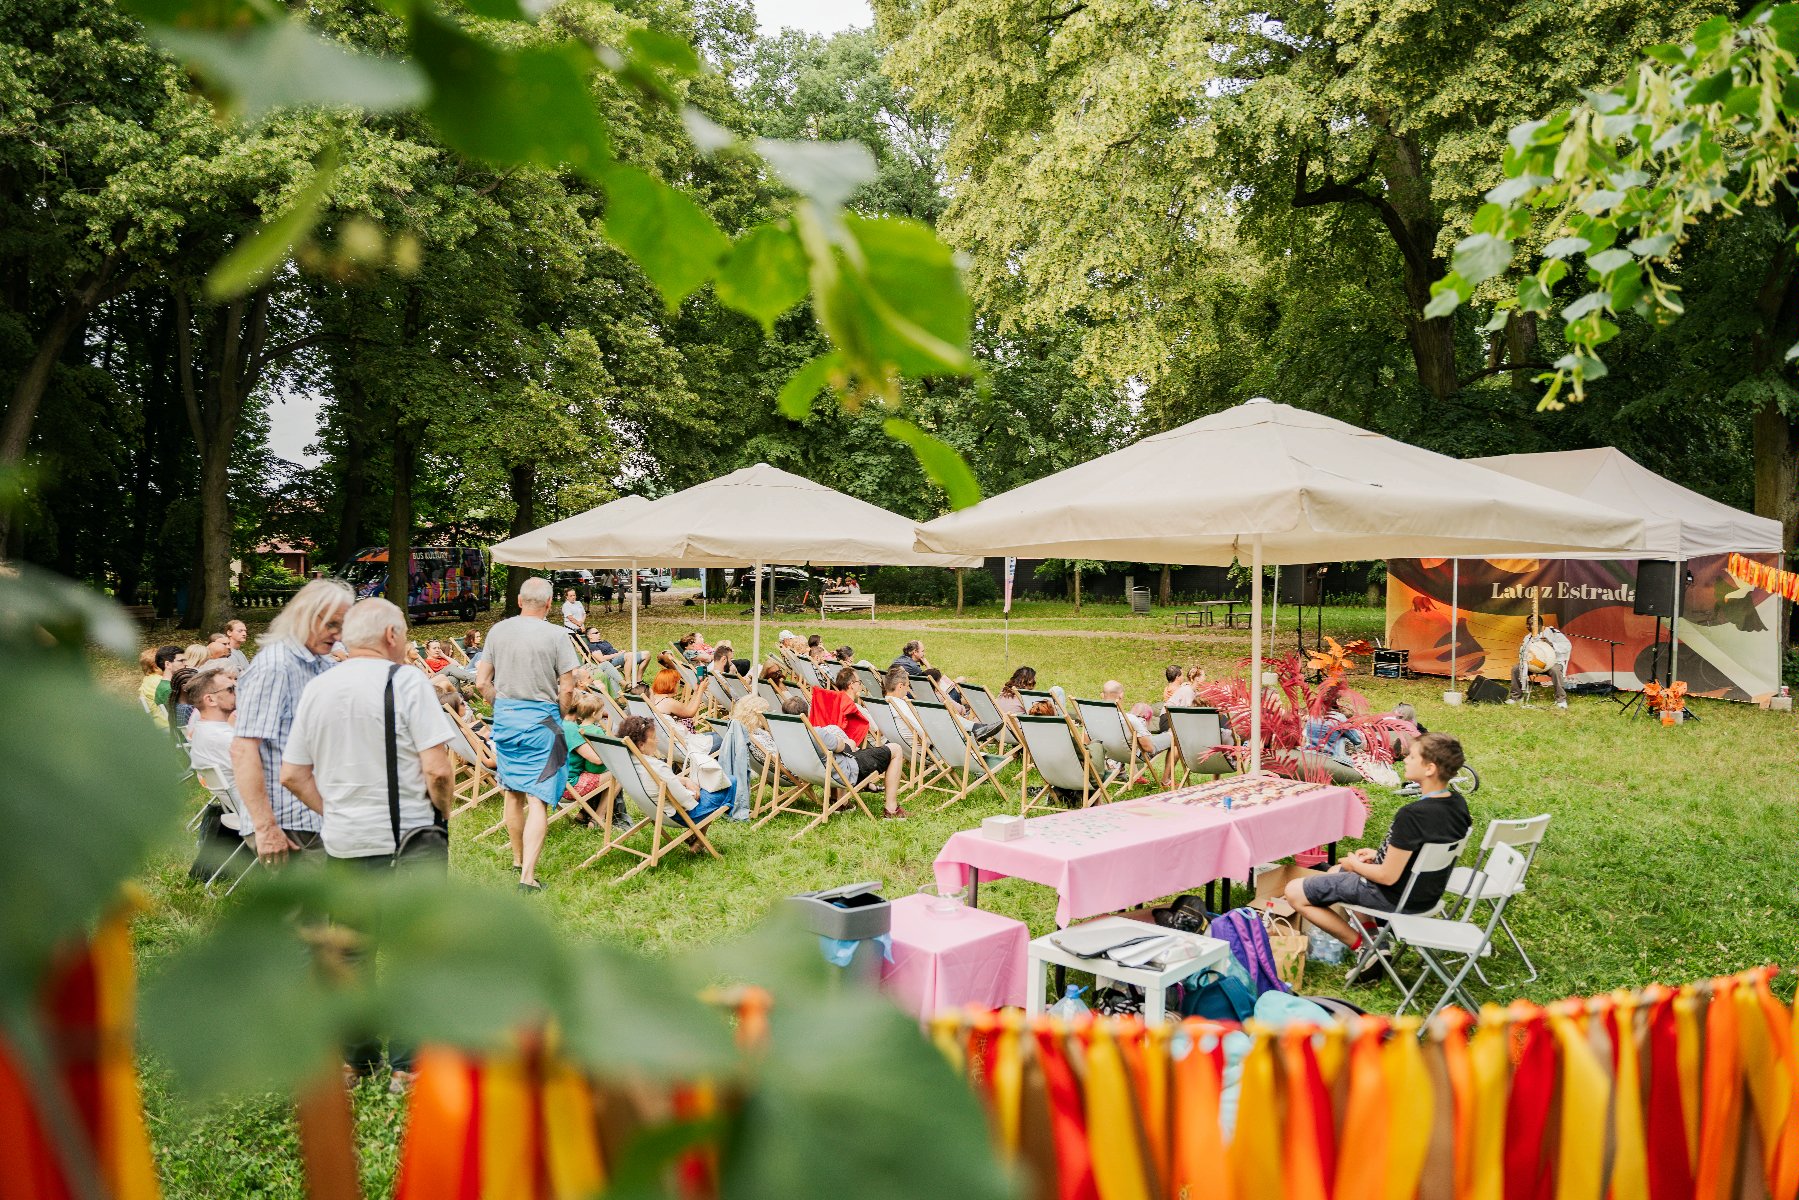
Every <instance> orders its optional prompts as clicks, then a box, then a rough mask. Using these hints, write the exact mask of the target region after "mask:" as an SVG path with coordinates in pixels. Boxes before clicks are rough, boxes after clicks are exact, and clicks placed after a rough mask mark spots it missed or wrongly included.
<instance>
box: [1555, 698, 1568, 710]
mask: <svg viewBox="0 0 1799 1200" xmlns="http://www.w3.org/2000/svg"><path fill="white" fill-rule="evenodd" d="M1555 706H1556V707H1557V708H1560V709H1566V708H1567V707H1568V702H1567V701H1566V700H1557V701H1556V702H1555Z"/></svg>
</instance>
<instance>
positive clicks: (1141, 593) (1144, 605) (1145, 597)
mask: <svg viewBox="0 0 1799 1200" xmlns="http://www.w3.org/2000/svg"><path fill="white" fill-rule="evenodd" d="M1148 612H1149V589H1148V588H1146V587H1134V588H1132V589H1131V615H1133V616H1135V615H1137V614H1138V613H1143V614H1148Z"/></svg>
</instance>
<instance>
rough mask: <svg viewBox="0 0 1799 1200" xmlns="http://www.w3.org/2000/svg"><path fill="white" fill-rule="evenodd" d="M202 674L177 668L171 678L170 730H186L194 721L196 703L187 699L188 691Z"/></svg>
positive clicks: (185, 668) (188, 669)
mask: <svg viewBox="0 0 1799 1200" xmlns="http://www.w3.org/2000/svg"><path fill="white" fill-rule="evenodd" d="M200 674H201V672H199V671H195V670H192V669H190V668H188V667H176V668H175V672H174V674H172V675H170V676H169V728H170V729H171V730H185V729H186V728H187V724H188V722H189V721H191V720H193V719H194V702H193V701H192V700H189V699H188V698H187V690H188V688H189V687H191V686H192V685H193V682H194V680H195V679H197V678H199V676H200Z"/></svg>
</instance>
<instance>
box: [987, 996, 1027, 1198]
mask: <svg viewBox="0 0 1799 1200" xmlns="http://www.w3.org/2000/svg"><path fill="white" fill-rule="evenodd" d="M1023 1023H1024V1018H1023V1016H1022V1015H1021V1014H1019V1013H1018V1012H1017V1011H1016V1010H1009V1011H1007V1012H1006V1013H1005V1014H1004V1015H1002V1016H1001V1017H1000V1027H999V1029H998V1030H997V1031H995V1033H994V1035H993V1036H994V1039H995V1040H994V1043H993V1079H992V1081H991V1090H992V1094H993V1120H994V1125H995V1127H996V1129H997V1131H998V1133H999V1148H1000V1154H1001V1156H1002V1157H1003V1158H1004V1159H1005V1160H1006V1161H1007V1162H1011V1161H1012V1160H1013V1159H1015V1158H1017V1157H1018V1123H1019V1110H1020V1107H1021V1105H1022V1104H1023V1097H1024V1054H1023V1051H1022V1048H1021V1046H1020V1045H1019V1041H1020V1034H1019V1030H1020V1029H1021V1028H1022V1026H1023Z"/></svg>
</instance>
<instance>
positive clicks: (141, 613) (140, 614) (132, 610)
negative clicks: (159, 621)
mask: <svg viewBox="0 0 1799 1200" xmlns="http://www.w3.org/2000/svg"><path fill="white" fill-rule="evenodd" d="M125 615H126V616H128V617H130V618H131V619H132V620H133V621H136V622H137V623H138V625H139V626H141V627H143V628H145V629H148V628H149V627H150V626H152V625H154V624H156V606H155V605H153V604H127V605H126V606H125Z"/></svg>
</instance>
